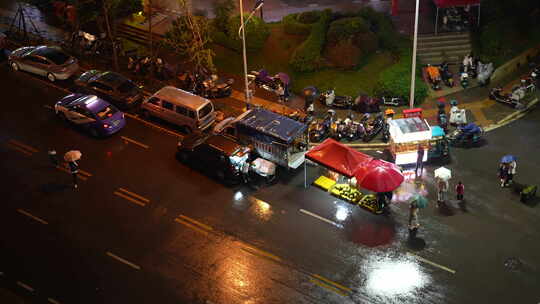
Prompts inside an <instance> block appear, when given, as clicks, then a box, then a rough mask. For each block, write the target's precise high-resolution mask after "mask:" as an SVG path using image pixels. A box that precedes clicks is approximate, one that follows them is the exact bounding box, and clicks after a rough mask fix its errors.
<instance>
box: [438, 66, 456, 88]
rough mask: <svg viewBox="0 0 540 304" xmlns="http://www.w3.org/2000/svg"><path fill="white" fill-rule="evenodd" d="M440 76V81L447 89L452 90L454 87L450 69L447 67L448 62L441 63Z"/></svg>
mask: <svg viewBox="0 0 540 304" xmlns="http://www.w3.org/2000/svg"><path fill="white" fill-rule="evenodd" d="M439 70H440V74H441V78H442V81H443V82H444V84H445V85H446V86H447V87H450V88H453V87H454V74H453V73H452V72H450V69H449V67H448V62H446V61H444V62H443V63H441V66H440V67H439Z"/></svg>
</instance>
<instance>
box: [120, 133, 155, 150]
mask: <svg viewBox="0 0 540 304" xmlns="http://www.w3.org/2000/svg"><path fill="white" fill-rule="evenodd" d="M120 138H121V139H123V140H124V142H125V143H126V144H127V143H132V144H135V145H137V146H139V147H142V148H144V149H148V148H149V146H148V145H145V144H143V143H141V142H140V141H136V140H134V139H131V138H129V137H126V136H120Z"/></svg>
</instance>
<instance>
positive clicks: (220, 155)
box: [177, 133, 250, 183]
mask: <svg viewBox="0 0 540 304" xmlns="http://www.w3.org/2000/svg"><path fill="white" fill-rule="evenodd" d="M249 154H250V149H249V148H248V147H246V146H242V145H240V144H239V143H238V142H236V141H235V140H234V139H232V138H229V137H225V136H223V135H209V134H196V133H193V134H190V135H188V136H187V137H185V138H184V139H182V140H180V141H179V142H178V147H177V158H178V159H179V160H180V161H181V162H183V163H189V164H190V165H192V166H194V167H197V168H199V169H200V170H203V171H207V173H208V174H210V175H214V176H216V177H217V178H218V179H219V180H221V181H222V182H225V183H239V182H241V181H242V166H244V165H247V164H246V162H247V160H248V158H249Z"/></svg>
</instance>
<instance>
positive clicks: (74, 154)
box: [64, 150, 82, 162]
mask: <svg viewBox="0 0 540 304" xmlns="http://www.w3.org/2000/svg"><path fill="white" fill-rule="evenodd" d="M81 156H82V153H81V151H79V150H71V151H68V152H66V154H64V160H65V161H67V162H72V161H76V160H79V159H81Z"/></svg>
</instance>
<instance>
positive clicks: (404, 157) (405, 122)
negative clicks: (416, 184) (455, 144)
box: [390, 117, 432, 165]
mask: <svg viewBox="0 0 540 304" xmlns="http://www.w3.org/2000/svg"><path fill="white" fill-rule="evenodd" d="M431 138H432V134H431V127H430V126H429V124H428V123H427V121H426V120H425V119H422V118H420V117H409V118H400V119H393V120H392V121H390V152H391V154H392V156H393V157H394V160H395V163H396V165H405V164H412V163H416V161H417V155H418V147H419V145H420V147H421V148H422V149H424V150H427V149H428V147H429V143H430V140H431ZM424 152H427V151H424ZM427 159H428V153H424V158H423V161H424V162H425V161H427Z"/></svg>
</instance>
